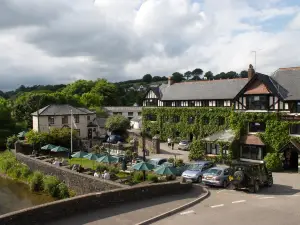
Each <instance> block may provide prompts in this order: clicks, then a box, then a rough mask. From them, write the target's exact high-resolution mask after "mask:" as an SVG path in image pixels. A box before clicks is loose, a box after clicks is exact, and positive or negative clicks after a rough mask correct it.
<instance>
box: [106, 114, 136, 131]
mask: <svg viewBox="0 0 300 225" xmlns="http://www.w3.org/2000/svg"><path fill="white" fill-rule="evenodd" d="M129 127H130V121H129V120H128V119H127V118H126V117H124V116H122V115H113V116H111V117H108V119H107V120H106V123H105V128H106V129H107V130H109V131H111V132H115V133H124V132H126V130H127V129H128V128H129Z"/></svg>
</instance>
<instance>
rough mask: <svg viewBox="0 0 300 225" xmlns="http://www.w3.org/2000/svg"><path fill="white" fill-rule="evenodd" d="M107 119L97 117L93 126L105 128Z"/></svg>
mask: <svg viewBox="0 0 300 225" xmlns="http://www.w3.org/2000/svg"><path fill="white" fill-rule="evenodd" d="M105 122H106V118H103V117H96V118H95V119H94V120H93V124H95V125H97V126H99V127H105Z"/></svg>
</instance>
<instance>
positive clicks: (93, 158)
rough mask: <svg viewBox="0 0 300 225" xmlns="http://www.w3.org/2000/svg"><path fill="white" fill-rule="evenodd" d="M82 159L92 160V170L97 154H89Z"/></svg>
mask: <svg viewBox="0 0 300 225" xmlns="http://www.w3.org/2000/svg"><path fill="white" fill-rule="evenodd" d="M83 158H85V159H89V160H93V169H94V165H95V160H97V159H98V158H99V157H98V154H95V153H89V154H87V155H85V156H83Z"/></svg>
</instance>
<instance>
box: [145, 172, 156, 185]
mask: <svg viewBox="0 0 300 225" xmlns="http://www.w3.org/2000/svg"><path fill="white" fill-rule="evenodd" d="M147 180H148V181H152V182H154V183H156V182H158V176H157V175H155V174H153V173H149V174H148V176H147Z"/></svg>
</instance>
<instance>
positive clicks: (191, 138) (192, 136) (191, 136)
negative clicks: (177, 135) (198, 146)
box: [190, 133, 194, 141]
mask: <svg viewBox="0 0 300 225" xmlns="http://www.w3.org/2000/svg"><path fill="white" fill-rule="evenodd" d="M193 138H194V135H193V134H192V133H190V141H193Z"/></svg>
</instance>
